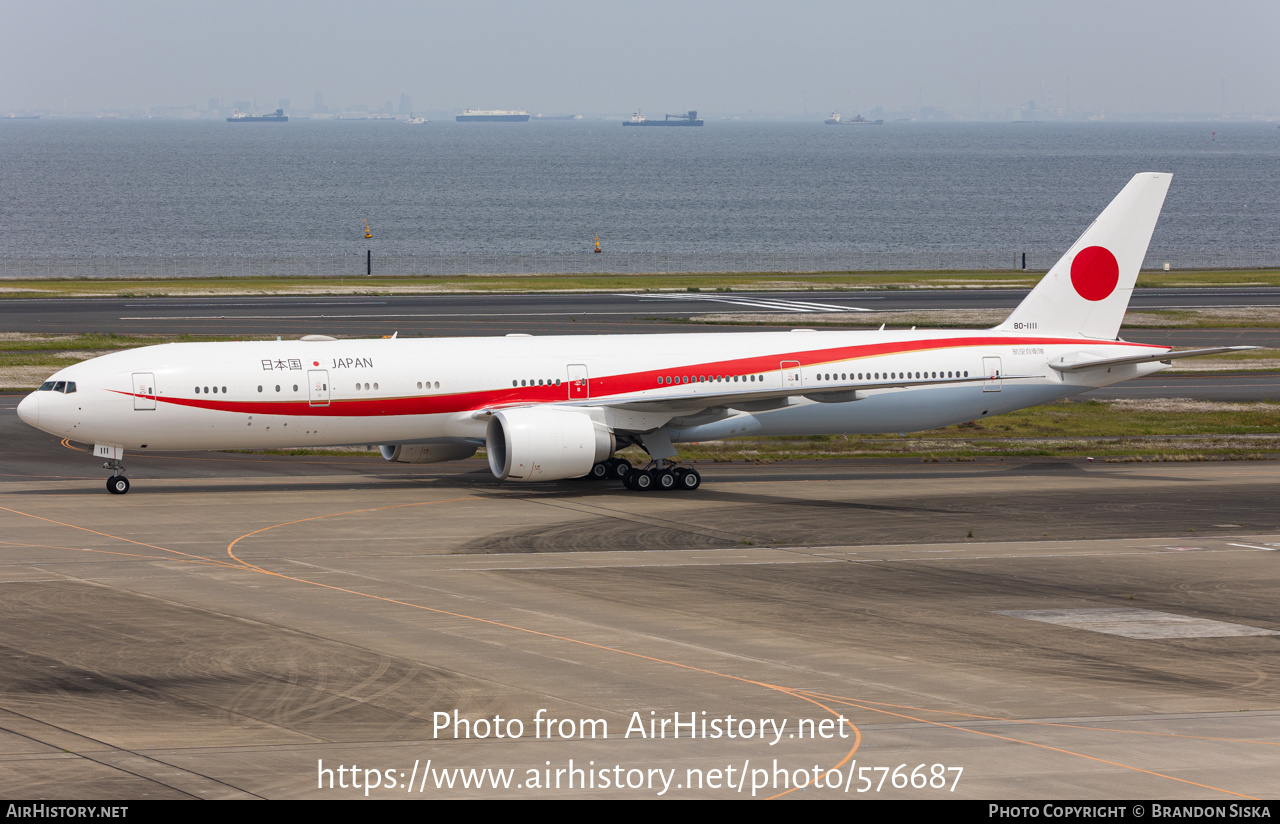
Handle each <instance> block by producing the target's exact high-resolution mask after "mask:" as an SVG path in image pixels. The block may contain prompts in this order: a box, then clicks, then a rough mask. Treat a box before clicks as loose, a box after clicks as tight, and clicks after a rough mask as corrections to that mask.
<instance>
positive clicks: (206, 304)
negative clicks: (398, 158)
mask: <svg viewBox="0 0 1280 824" xmlns="http://www.w3.org/2000/svg"><path fill="white" fill-rule="evenodd" d="M1025 296H1026V290H1012V289H921V290H889V291H881V292H874V291H859V292H843V291H842V292H759V293H750V292H732V293H721V292H701V293H690V292H666V293H661V294H640V293H627V294H588V293H564V292H555V293H552V292H540V293H531V294H470V295H432V294H428V295H404V296H350V297H341V296H325V297H301V296H294V297H201V296H193V297H183V298H145V299H140V298H87V299H79V298H76V299H57V300H47V299H38V300H27V299H7V300H0V329H5V330H16V331H23V332H62V333H79V332H115V333H120V334H180V333H183V332H191V333H195V334H225V335H237V334H242V335H249V334H255V335H262V334H266V335H276V334H279V335H295V334H296V335H303V334H331V335H354V336H370V335H389V334H391V333H392V332H396V331H398V332H399V333H400V334H401V335H445V336H466V335H493V334H504V333H507V332H529V333H534V334H544V335H547V334H597V333H609V332H623V331H626V332H654V331H668V332H669V331H673V329H672V326H671V324H672V322H673V321H677V322H681V323H682V324H684V323H688V322H696V321H697V320H698V318H699V317H701V316H706V315H725V314H730V315H732V314H741V315H755V314H761V313H770V314H781V315H793V316H794V317H795V319H796V324H797V325H798V326H799V325H804V318H805V317H807V316H813V315H818V314H821V315H825V316H828V319H829V316H831V315H846V316H847V317H848V323H849V325H850V326H859V327H866V326H872V327H874V326H878V325H879V324H880V321H878V320H875V315H876V313H879V312H899V311H939V310H951V311H959V310H970V309H1012V308H1013V307H1014V306H1016V305H1017V304H1018V303H1019V302H1020V301H1021V300H1022V298H1023V297H1025ZM1276 306H1280V288H1276V287H1252V288H1238V289H1138V290H1136V291H1135V292H1134V294H1133V299H1132V301H1131V303H1130V309H1131V311H1143V310H1153V309H1195V308H1226V307H1253V308H1263V307H1276ZM679 328H687V327H684V326H682V327H679ZM713 328H723V327H713ZM731 328H732V329H733V330H734V331H741V330H742V329H743V328H750V327H742V326H733V327H731ZM762 328H776V327H762ZM1142 331H1143V332H1144V334H1145V331H1146V330H1142ZM1187 331H1188V332H1190V333H1195V332H1203V331H1205V330H1187ZM1239 331H1241V330H1230V332H1231V333H1237V332H1239ZM1264 334H1265V335H1266V340H1265V341H1262V342H1259V343H1258V345H1263V346H1275V345H1280V332H1277V331H1275V330H1267V331H1266V332H1265V333H1264Z"/></svg>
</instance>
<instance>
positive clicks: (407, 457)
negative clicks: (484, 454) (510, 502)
mask: <svg viewBox="0 0 1280 824" xmlns="http://www.w3.org/2000/svg"><path fill="white" fill-rule="evenodd" d="M478 448H479V447H477V446H475V445H474V444H469V443H424V444H392V445H390V446H380V447H378V451H379V452H381V453H382V457H383V458H384V459H385V460H388V461H395V462H397V463H412V464H419V463H443V462H444V461H460V460H462V459H463V458H470V457H471V456H472V455H474V454H476V449H478Z"/></svg>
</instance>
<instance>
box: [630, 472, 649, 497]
mask: <svg viewBox="0 0 1280 824" xmlns="http://www.w3.org/2000/svg"><path fill="white" fill-rule="evenodd" d="M653 480H654V479H653V474H652V473H651V472H649V470H647V469H633V470H631V471H630V472H629V473H627V486H628V487H630V488H631V489H634V490H635V491H637V492H648V491H649V490H651V489H653Z"/></svg>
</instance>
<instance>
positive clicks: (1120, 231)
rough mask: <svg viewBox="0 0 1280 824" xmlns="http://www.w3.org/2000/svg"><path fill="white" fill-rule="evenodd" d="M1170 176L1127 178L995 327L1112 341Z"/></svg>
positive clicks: (1140, 266) (1157, 175)
mask: <svg viewBox="0 0 1280 824" xmlns="http://www.w3.org/2000/svg"><path fill="white" fill-rule="evenodd" d="M1172 178H1173V176H1172V175H1170V174H1166V173H1163V172H1143V173H1141V174H1137V175H1134V176H1133V179H1132V180H1130V181H1129V183H1128V185H1127V186H1125V187H1124V189H1122V190H1121V192H1120V194H1118V195H1116V198H1115V200H1113V201H1111V203H1110V205H1108V206H1107V208H1106V209H1103V210H1102V214H1100V215H1098V217H1097V219H1096V220H1094V221H1093V223H1092V224H1091V225H1090V226H1089V228H1088V229H1085V231H1084V234H1082V235H1081V236H1080V238H1079V239H1078V240H1077V241H1076V242H1075V243H1074V244H1072V246H1071V248H1070V249H1068V250H1067V253H1066V254H1065V255H1063V256H1062V257H1061V259H1059V260H1058V262H1057V263H1055V264H1054V265H1053V268H1052V269H1050V270H1049V274H1047V275H1045V276H1044V279H1042V280H1041V281H1040V282H1039V283H1038V284H1036V287H1035V288H1034V289H1032V290H1031V294H1029V295H1027V297H1026V298H1025V299H1024V300H1023V301H1022V303H1020V304H1019V305H1018V308H1017V309H1014V310H1013V314H1011V315H1009V317H1008V318H1007V319H1006V320H1005V322H1004V323H1002V324H1000V325H999V326H997V327H996V328H997V329H999V330H1002V331H1008V332H1012V331H1026V330H1034V331H1036V332H1038V333H1041V334H1049V335H1071V336H1076V335H1079V336H1083V337H1086V338H1096V339H1098V340H1114V339H1115V338H1116V336H1117V335H1118V334H1119V333H1120V322H1121V321H1122V320H1123V319H1124V313H1125V310H1126V309H1127V308H1128V306H1129V297H1130V295H1132V294H1133V284H1134V282H1135V281H1137V279H1138V270H1139V269H1140V268H1142V260H1143V258H1145V257H1146V256H1147V245H1148V244H1149V243H1150V242H1151V233H1152V232H1153V231H1155V228H1156V219H1157V218H1158V217H1159V216H1160V209H1161V207H1163V206H1164V196H1165V193H1166V192H1168V191H1169V181H1170V180H1172Z"/></svg>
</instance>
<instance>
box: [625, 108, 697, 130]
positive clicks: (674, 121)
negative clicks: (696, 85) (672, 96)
mask: <svg viewBox="0 0 1280 824" xmlns="http://www.w3.org/2000/svg"><path fill="white" fill-rule="evenodd" d="M622 125H623V126H701V125H702V121H701V120H699V119H698V111H697V109H690V110H689V111H688V112H686V113H685V114H669V115H665V116H664V117H663V119H662V120H650V119H649V118H647V117H645V116H644V115H643V114H641V113H640V112H636V113H635V114H633V115H631V119H630V120H624V121H622Z"/></svg>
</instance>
